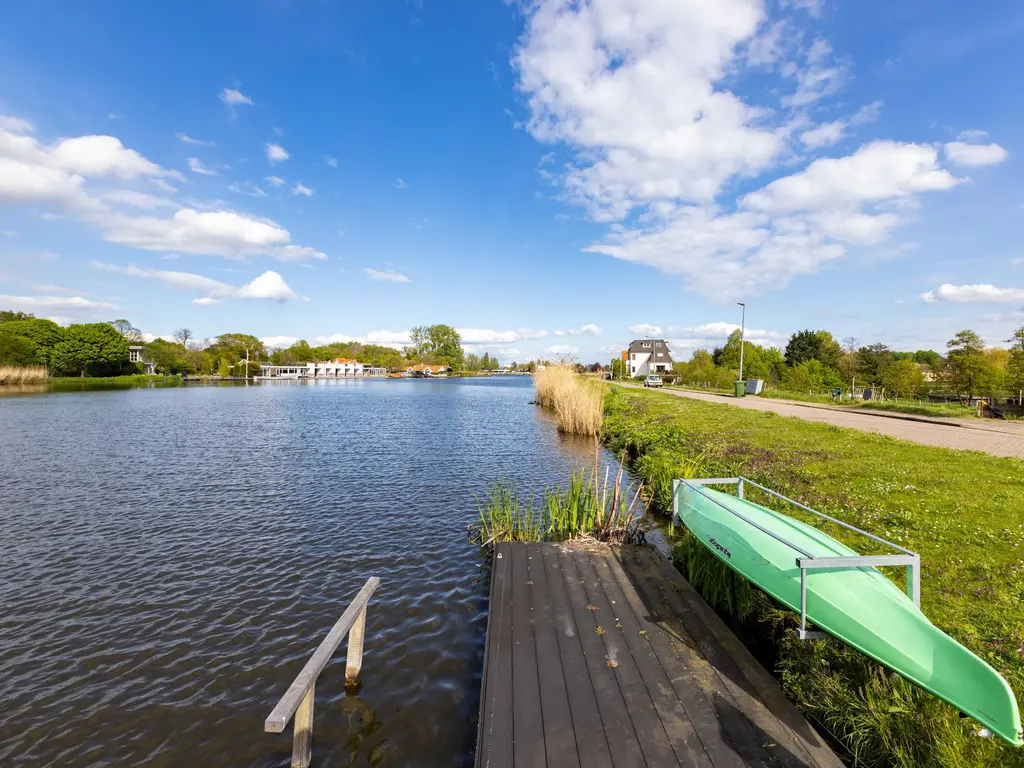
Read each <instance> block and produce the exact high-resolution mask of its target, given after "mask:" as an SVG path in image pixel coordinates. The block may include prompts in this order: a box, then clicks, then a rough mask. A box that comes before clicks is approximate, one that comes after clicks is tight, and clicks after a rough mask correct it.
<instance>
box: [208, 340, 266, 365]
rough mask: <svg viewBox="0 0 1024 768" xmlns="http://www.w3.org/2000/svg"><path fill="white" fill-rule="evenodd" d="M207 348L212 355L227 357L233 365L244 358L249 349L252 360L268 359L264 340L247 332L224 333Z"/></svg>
mask: <svg viewBox="0 0 1024 768" xmlns="http://www.w3.org/2000/svg"><path fill="white" fill-rule="evenodd" d="M206 349H207V351H208V352H210V354H212V355H215V356H217V357H226V358H227V359H228V363H229V364H231V365H234V364H235V363H237V362H238V361H239V360H244V359H245V353H246V350H248V351H249V359H250V360H266V359H267V350H266V348H265V347H264V346H263V342H262V341H260V340H259V339H257V338H256V337H255V336H250V335H249V334H247V333H223V334H221V335H220V336H218V337H217V341H215V342H214V343H213V344H211V345H210V346H209V347H207V348H206Z"/></svg>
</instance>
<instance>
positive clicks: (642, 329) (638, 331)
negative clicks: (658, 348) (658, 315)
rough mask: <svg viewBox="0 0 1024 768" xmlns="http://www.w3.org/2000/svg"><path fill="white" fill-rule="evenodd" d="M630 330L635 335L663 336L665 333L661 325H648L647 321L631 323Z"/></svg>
mask: <svg viewBox="0 0 1024 768" xmlns="http://www.w3.org/2000/svg"><path fill="white" fill-rule="evenodd" d="M629 332H630V333H632V334H633V335H635V336H661V334H662V333H664V331H662V330H661V327H660V326H657V325H648V324H647V323H640V324H639V325H631V326H629Z"/></svg>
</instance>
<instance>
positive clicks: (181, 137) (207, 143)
mask: <svg viewBox="0 0 1024 768" xmlns="http://www.w3.org/2000/svg"><path fill="white" fill-rule="evenodd" d="M175 136H177V137H178V141H181V142H183V143H185V144H192V145H195V146H197V147H216V146H217V142H216V141H203V140H202V139H194V138H192V137H191V136H189V135H188V134H186V133H176V134H175Z"/></svg>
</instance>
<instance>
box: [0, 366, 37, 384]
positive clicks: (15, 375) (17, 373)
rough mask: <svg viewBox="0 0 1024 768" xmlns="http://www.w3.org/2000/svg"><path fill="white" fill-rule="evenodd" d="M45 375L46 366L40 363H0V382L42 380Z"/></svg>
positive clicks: (16, 382) (22, 382)
mask: <svg viewBox="0 0 1024 768" xmlns="http://www.w3.org/2000/svg"><path fill="white" fill-rule="evenodd" d="M47 376H48V374H47V372H46V368H45V367H44V366H41V365H35V366H17V365H0V384H26V383H28V382H32V381H43V380H44V379H46V378H47Z"/></svg>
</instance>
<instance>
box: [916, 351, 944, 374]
mask: <svg viewBox="0 0 1024 768" xmlns="http://www.w3.org/2000/svg"><path fill="white" fill-rule="evenodd" d="M914 362H915V363H921V364H922V365H927V366H928V367H929V368H931V369H932V370H933V371H934V370H936V369H937V368H938V367H939V366H940V365H942V355H940V354H939V353H938V352H935V351H934V350H931V349H919V350H917V352H915V353H914Z"/></svg>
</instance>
